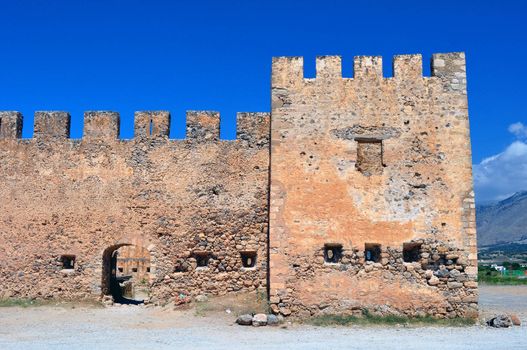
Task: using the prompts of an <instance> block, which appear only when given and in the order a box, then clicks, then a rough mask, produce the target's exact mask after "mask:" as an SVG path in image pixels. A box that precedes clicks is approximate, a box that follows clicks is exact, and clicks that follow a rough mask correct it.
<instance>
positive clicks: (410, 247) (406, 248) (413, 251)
mask: <svg viewBox="0 0 527 350" xmlns="http://www.w3.org/2000/svg"><path fill="white" fill-rule="evenodd" d="M420 259H421V244H419V243H403V260H404V262H418V261H419V260H420Z"/></svg>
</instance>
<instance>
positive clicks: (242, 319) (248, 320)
mask: <svg viewBox="0 0 527 350" xmlns="http://www.w3.org/2000/svg"><path fill="white" fill-rule="evenodd" d="M236 323H237V324H239V325H240V326H250V325H252V324H253V317H252V315H249V314H245V315H240V316H238V318H237V319H236Z"/></svg>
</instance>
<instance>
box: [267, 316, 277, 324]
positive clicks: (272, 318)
mask: <svg viewBox="0 0 527 350" xmlns="http://www.w3.org/2000/svg"><path fill="white" fill-rule="evenodd" d="M277 324H280V320H279V319H278V316H276V315H273V314H269V315H267V325H269V326H275V325H277Z"/></svg>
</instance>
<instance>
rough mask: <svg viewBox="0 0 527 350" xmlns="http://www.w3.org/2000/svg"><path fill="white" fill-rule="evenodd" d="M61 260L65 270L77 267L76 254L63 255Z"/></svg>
mask: <svg viewBox="0 0 527 350" xmlns="http://www.w3.org/2000/svg"><path fill="white" fill-rule="evenodd" d="M60 262H61V263H62V268H63V269H64V270H73V269H74V268H75V255H61V256H60Z"/></svg>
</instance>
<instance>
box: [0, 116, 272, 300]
mask: <svg viewBox="0 0 527 350" xmlns="http://www.w3.org/2000/svg"><path fill="white" fill-rule="evenodd" d="M0 118H1V120H2V135H5V137H3V138H2V139H1V140H0V174H1V175H0V177H1V178H2V185H1V187H0V197H1V198H2V200H1V203H0V234H1V237H2V240H1V242H0V263H1V270H0V285H1V288H0V294H1V296H2V297H17V298H21V297H36V298H68V299H70V298H93V297H99V296H100V295H101V289H102V291H103V292H107V289H108V281H107V280H105V276H106V274H107V273H108V271H106V269H105V266H104V264H103V262H104V261H103V260H104V259H103V256H105V257H106V258H108V257H109V253H111V252H113V250H115V249H116V248H118V247H120V246H122V245H127V244H133V245H137V246H141V247H144V248H147V249H148V250H149V251H150V253H151V273H150V281H149V283H150V297H151V301H152V302H168V301H171V300H172V298H173V297H174V296H177V295H180V294H183V295H191V296H192V295H198V294H203V293H207V294H212V295H220V294H225V293H229V292H235V291H253V290H255V289H257V288H260V289H262V290H264V291H265V289H266V276H267V249H266V241H267V220H268V214H267V201H268V166H269V149H268V142H269V115H268V114H265V113H240V114H238V139H237V140H233V141H224V140H219V114H218V113H215V112H189V113H188V114H187V139H186V140H170V139H168V136H167V135H168V131H169V130H168V125H169V114H168V113H167V112H138V113H136V115H135V138H134V139H133V140H119V139H118V135H119V130H118V129H119V115H118V114H117V113H113V112H87V113H86V114H85V126H84V137H83V138H82V140H73V139H69V138H68V135H69V123H70V116H69V115H68V114H67V113H64V112H37V113H36V114H35V137H34V138H33V139H27V140H25V139H17V138H16V136H19V134H17V132H16V130H18V129H19V126H20V125H21V120H22V118H21V115H20V114H18V113H12V112H7V113H6V112H4V113H2V114H0ZM150 124H151V125H150ZM243 251H252V252H255V253H256V254H257V261H256V266H255V267H254V268H250V269H245V268H242V259H241V252H243ZM198 252H199V253H200V254H207V255H208V257H209V261H208V266H207V267H205V268H197V267H196V256H195V254H196V253H198ZM62 255H73V256H75V267H74V269H73V270H72V271H70V270H65V269H64V268H63V264H62V262H61V256H62Z"/></svg>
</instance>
